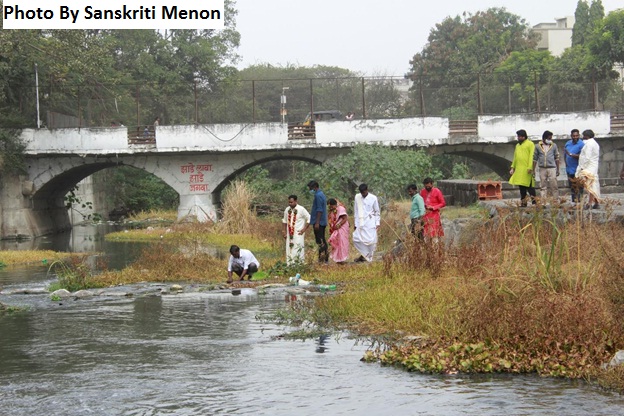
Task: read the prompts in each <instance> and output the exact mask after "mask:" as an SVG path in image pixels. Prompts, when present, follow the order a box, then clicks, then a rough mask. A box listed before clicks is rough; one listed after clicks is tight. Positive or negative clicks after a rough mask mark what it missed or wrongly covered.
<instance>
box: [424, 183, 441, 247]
mask: <svg viewBox="0 0 624 416" xmlns="http://www.w3.org/2000/svg"><path fill="white" fill-rule="evenodd" d="M423 185H424V188H423V189H422V190H421V191H420V196H422V199H423V200H424V201H425V215H424V216H423V223H424V226H425V230H424V235H425V238H426V239H431V240H432V241H434V242H437V241H438V238H439V237H443V236H444V229H443V228H442V221H441V220H440V210H441V209H442V208H444V207H445V206H446V201H445V200H444V195H442V191H440V190H439V189H438V188H435V187H434V186H433V179H431V178H425V180H424V181H423Z"/></svg>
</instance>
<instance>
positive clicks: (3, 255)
mask: <svg viewBox="0 0 624 416" xmlns="http://www.w3.org/2000/svg"><path fill="white" fill-rule="evenodd" d="M71 256H72V253H60V252H56V251H52V250H12V251H0V264H2V265H4V266H14V265H19V264H37V263H39V264H48V263H53V262H54V261H56V260H61V259H65V258H68V257H71Z"/></svg>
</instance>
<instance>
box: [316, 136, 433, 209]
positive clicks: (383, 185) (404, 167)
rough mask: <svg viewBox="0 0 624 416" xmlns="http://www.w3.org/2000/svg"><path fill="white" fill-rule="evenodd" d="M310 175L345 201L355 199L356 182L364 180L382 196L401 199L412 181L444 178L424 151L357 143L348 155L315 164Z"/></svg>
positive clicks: (327, 190)
mask: <svg viewBox="0 0 624 416" xmlns="http://www.w3.org/2000/svg"><path fill="white" fill-rule="evenodd" d="M310 175H311V176H310V177H314V178H316V180H318V182H319V183H320V184H321V185H322V187H323V189H324V190H325V191H326V192H325V193H326V194H328V195H334V196H337V197H339V198H341V199H343V200H349V199H352V198H353V195H354V194H355V190H356V188H357V185H359V184H360V183H363V182H364V183H367V184H368V186H369V188H370V189H371V191H372V192H373V193H375V194H376V195H378V196H380V197H382V198H402V197H404V196H405V187H406V186H407V185H409V184H410V183H413V182H417V181H421V180H422V179H423V178H425V177H426V176H430V177H432V178H434V179H438V178H441V177H442V175H441V173H440V171H439V170H438V169H437V168H435V167H434V166H433V163H432V159H431V157H430V156H429V155H427V154H426V153H425V152H424V151H423V150H413V149H409V150H401V149H393V148H390V147H387V146H380V145H357V146H355V147H354V148H353V149H352V151H351V152H349V153H348V154H345V155H340V156H337V157H335V158H333V159H331V160H329V161H328V162H326V163H325V164H324V165H323V166H317V167H313V168H312V169H311V170H310Z"/></svg>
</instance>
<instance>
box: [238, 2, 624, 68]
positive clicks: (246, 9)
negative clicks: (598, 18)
mask: <svg viewBox="0 0 624 416" xmlns="http://www.w3.org/2000/svg"><path fill="white" fill-rule="evenodd" d="M590 2H591V0H590ZM576 4H577V0H513V1H512V0H499V1H495V0H468V1H466V0H437V1H436V0H433V1H426V0H379V1H374V0H314V1H303V0H236V8H237V10H238V16H237V19H236V21H237V29H238V31H239V32H240V34H241V46H240V48H239V49H238V52H239V55H241V57H242V60H241V62H240V63H239V65H238V66H239V68H244V67H246V66H249V65H252V64H256V63H265V62H268V63H271V64H274V65H277V64H281V65H286V64H289V63H290V64H297V65H305V66H311V65H333V66H339V67H342V68H347V69H351V70H355V71H360V72H363V73H364V74H367V75H374V74H383V75H403V74H405V73H406V72H408V70H409V60H410V59H411V58H412V56H413V55H414V54H415V53H417V52H419V51H420V50H422V48H423V46H424V45H425V43H426V42H427V37H428V36H429V32H430V31H431V28H432V27H433V26H434V25H435V24H436V23H439V22H441V21H442V20H443V19H444V18H445V17H447V16H451V17H454V16H457V15H460V14H462V13H463V12H464V11H468V12H476V11H479V10H486V9H488V8H490V7H505V8H506V9H507V10H508V11H509V12H511V13H514V14H517V15H519V16H520V17H522V18H524V19H525V20H526V21H527V22H528V23H529V25H530V26H533V25H536V24H538V23H543V22H554V19H555V18H559V17H564V16H574V10H575V9H576ZM602 4H603V6H604V8H605V13H609V11H612V10H615V9H617V8H621V7H624V3H623V2H622V0H602Z"/></svg>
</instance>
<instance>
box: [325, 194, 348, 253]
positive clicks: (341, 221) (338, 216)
mask: <svg viewBox="0 0 624 416" xmlns="http://www.w3.org/2000/svg"><path fill="white" fill-rule="evenodd" d="M328 204H329V210H328V215H327V224H328V225H329V239H328V240H327V242H328V243H329V245H330V246H331V248H332V250H331V253H330V254H329V257H330V258H331V259H332V260H333V261H335V262H336V263H339V264H342V263H344V262H345V261H346V260H347V258H348V257H349V218H348V217H347V210H346V209H345V207H344V205H342V204H341V203H339V202H338V201H336V200H335V199H334V198H330V199H329V201H328Z"/></svg>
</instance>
